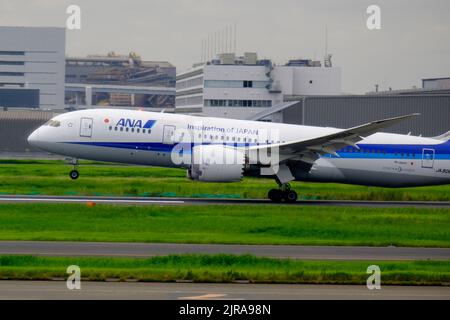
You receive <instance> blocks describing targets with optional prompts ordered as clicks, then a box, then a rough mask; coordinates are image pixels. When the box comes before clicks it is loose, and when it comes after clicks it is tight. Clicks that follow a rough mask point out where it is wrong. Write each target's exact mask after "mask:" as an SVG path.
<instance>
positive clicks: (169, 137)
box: [162, 125, 175, 144]
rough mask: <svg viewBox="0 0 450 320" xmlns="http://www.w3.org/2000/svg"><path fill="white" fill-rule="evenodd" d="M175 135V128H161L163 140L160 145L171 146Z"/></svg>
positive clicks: (166, 126) (167, 126)
mask: <svg viewBox="0 0 450 320" xmlns="http://www.w3.org/2000/svg"><path fill="white" fill-rule="evenodd" d="M174 134H175V126H169V125H165V126H164V128H163V139H162V143H164V144H172V143H173V138H174Z"/></svg>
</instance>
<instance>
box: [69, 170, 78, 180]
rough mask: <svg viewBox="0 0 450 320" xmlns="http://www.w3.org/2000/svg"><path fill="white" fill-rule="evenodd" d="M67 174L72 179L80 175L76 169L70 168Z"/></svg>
mask: <svg viewBox="0 0 450 320" xmlns="http://www.w3.org/2000/svg"><path fill="white" fill-rule="evenodd" d="M69 176H70V178H71V179H72V180H75V179H77V178H78V177H79V176H80V173H79V172H78V171H77V170H72V171H70V173H69Z"/></svg>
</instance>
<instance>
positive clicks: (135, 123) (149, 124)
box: [116, 118, 156, 129]
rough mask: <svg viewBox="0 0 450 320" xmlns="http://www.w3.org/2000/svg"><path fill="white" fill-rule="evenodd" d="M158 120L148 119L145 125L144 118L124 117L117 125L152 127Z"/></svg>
mask: <svg viewBox="0 0 450 320" xmlns="http://www.w3.org/2000/svg"><path fill="white" fill-rule="evenodd" d="M155 122H156V120H147V122H145V124H144V125H142V120H135V119H127V118H122V119H120V120H119V122H117V124H116V127H119V126H121V127H129V128H141V129H150V128H151V127H153V125H154V124H155Z"/></svg>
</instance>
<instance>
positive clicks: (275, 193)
mask: <svg viewBox="0 0 450 320" xmlns="http://www.w3.org/2000/svg"><path fill="white" fill-rule="evenodd" d="M268 198H269V199H270V200H272V202H281V200H282V199H283V192H282V191H281V190H279V189H270V190H269V193H268Z"/></svg>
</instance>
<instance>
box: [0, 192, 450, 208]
mask: <svg viewBox="0 0 450 320" xmlns="http://www.w3.org/2000/svg"><path fill="white" fill-rule="evenodd" d="M87 202H95V203H101V204H125V205H208V204H209V205H220V204H222V205H223V204H226V205H231V204H233V205H243V204H246V205H257V204H259V205H260V204H267V205H277V204H274V203H272V202H270V200H263V199H215V198H179V197H177V198H175V197H106V196H46V195H0V203H87ZM282 205H290V206H292V205H294V206H295V205H299V206H341V207H377V208H385V207H416V208H448V209H450V202H449V201H354V200H299V201H297V202H295V203H289V204H287V203H283V204H282Z"/></svg>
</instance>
